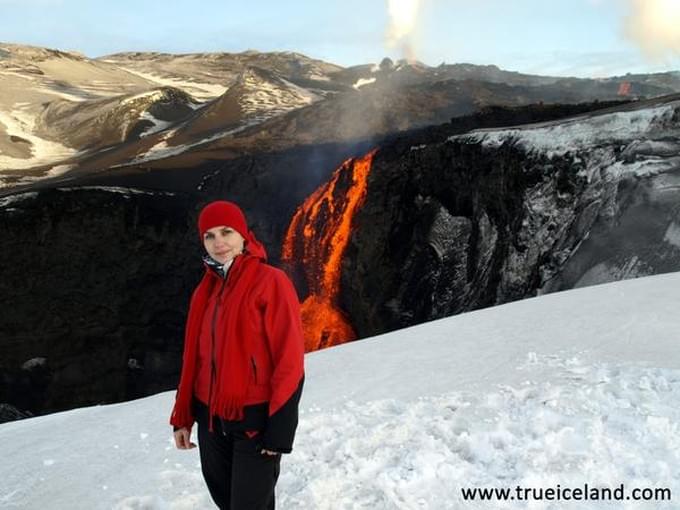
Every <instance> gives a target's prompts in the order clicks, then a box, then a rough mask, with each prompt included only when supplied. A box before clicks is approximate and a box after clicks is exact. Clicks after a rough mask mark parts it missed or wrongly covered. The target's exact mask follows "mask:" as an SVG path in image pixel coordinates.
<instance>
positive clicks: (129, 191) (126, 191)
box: [57, 186, 175, 196]
mask: <svg viewBox="0 0 680 510" xmlns="http://www.w3.org/2000/svg"><path fill="white" fill-rule="evenodd" d="M57 189H59V190H61V191H81V190H95V191H106V192H107V193H122V194H123V195H165V196H172V195H175V193H173V192H171V191H156V190H145V189H139V188H123V187H120V186H78V187H60V188H57Z"/></svg>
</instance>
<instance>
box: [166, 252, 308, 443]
mask: <svg viewBox="0 0 680 510" xmlns="http://www.w3.org/2000/svg"><path fill="white" fill-rule="evenodd" d="M230 342H231V343H230ZM213 359H214V360H215V366H214V369H213V367H212V363H211V360H213ZM303 383H304V340H303V335H302V322H301V318H300V304H299V300H298V297H297V293H296V292H295V288H294V286H293V284H292V283H291V281H290V279H289V278H288V277H287V276H286V274H285V273H284V272H283V271H281V270H280V269H277V268H275V267H272V266H270V265H268V264H266V263H265V262H264V261H263V260H262V259H261V258H259V257H257V256H255V255H251V254H250V253H244V254H242V255H239V256H237V257H236V258H235V259H234V262H233V263H232V265H231V266H230V268H229V270H228V272H227V275H226V278H224V279H223V278H222V277H220V276H219V275H218V274H217V273H216V272H215V271H214V270H212V269H209V268H206V272H205V274H204V276H203V279H202V280H201V283H200V284H199V286H198V287H197V288H196V290H195V291H194V294H193V295H192V299H191V304H190V306H189V317H188V320H187V328H186V334H185V348H184V360H183V366H182V375H181V378H180V385H179V389H178V393H177V400H176V402H175V407H174V409H173V413H172V416H171V419H170V423H171V424H172V425H174V426H175V427H185V426H186V427H188V426H190V425H192V424H193V422H194V415H193V408H192V400H193V398H198V400H200V401H202V402H203V403H204V404H206V405H208V407H209V409H210V414H212V415H215V416H217V417H219V418H221V419H222V424H223V427H234V426H238V427H240V428H243V429H247V430H260V431H262V432H263V434H262V436H261V446H262V447H263V448H267V449H270V450H275V451H280V452H284V453H288V452H290V451H291V450H292V443H293V438H294V436H295V429H296V427H297V421H298V403H299V400H300V395H301V392H302V386H303ZM210 422H211V424H212V420H211V421H210Z"/></svg>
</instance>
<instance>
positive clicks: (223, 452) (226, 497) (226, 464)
mask: <svg viewBox="0 0 680 510" xmlns="http://www.w3.org/2000/svg"><path fill="white" fill-rule="evenodd" d="M198 407H199V409H195V410H196V421H197V422H198V448H199V453H200V456H201V470H202V471H203V478H204V479H205V482H206V484H207V485H208V490H209V491H210V495H211V496H212V499H213V501H215V503H216V504H217V506H218V507H219V508H220V510H274V487H275V486H276V481H277V480H278V478H279V471H280V467H281V455H280V454H278V455H271V456H270V455H267V454H261V453H260V452H259V450H258V449H256V444H257V441H258V439H259V437H258V436H255V437H254V438H252V439H250V438H248V436H247V435H246V434H245V432H244V431H240V430H231V431H223V430H222V427H221V424H220V422H219V420H217V419H215V420H214V421H213V431H212V432H210V431H209V430H208V416H207V414H208V413H207V408H206V406H204V405H201V404H199V406H198Z"/></svg>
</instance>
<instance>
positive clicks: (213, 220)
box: [198, 200, 250, 240]
mask: <svg viewBox="0 0 680 510" xmlns="http://www.w3.org/2000/svg"><path fill="white" fill-rule="evenodd" d="M221 225H224V226H225V227H231V228H233V229H234V230H236V232H238V233H239V234H241V235H242V236H243V238H244V239H246V240H247V239H249V238H250V236H249V235H248V224H247V223H246V217H245V216H244V215H243V211H241V209H240V208H239V206H237V205H236V204H235V203H233V202H227V201H224V200H218V201H216V202H210V203H209V204H208V205H206V206H205V207H204V208H203V210H202V211H201V214H199V215H198V234H199V235H200V236H201V238H203V234H205V232H206V230H208V229H211V228H213V227H219V226H221Z"/></svg>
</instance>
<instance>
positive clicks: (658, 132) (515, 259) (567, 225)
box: [342, 100, 680, 336]
mask: <svg viewBox="0 0 680 510" xmlns="http://www.w3.org/2000/svg"><path fill="white" fill-rule="evenodd" d="M626 108H628V109H626ZM626 108H624V109H622V111H619V112H611V113H603V114H601V115H593V116H592V117H590V116H588V115H585V116H583V117H582V118H580V119H575V120H572V121H569V122H564V123H553V124H551V123H546V124H545V125H543V126H535V127H527V128H526V129H506V130H502V129H500V130H489V131H488V132H486V131H480V132H477V133H473V134H470V135H461V136H454V137H450V138H444V139H443V140H442V138H441V137H440V138H439V141H438V142H436V141H433V140H432V141H430V143H421V145H414V146H410V147H408V146H406V145H404V144H394V145H393V146H391V147H390V146H387V147H386V148H387V149H391V150H383V149H381V150H380V151H379V152H378V153H377V155H376V156H375V158H374V163H373V169H372V171H371V174H370V176H369V185H368V186H369V187H368V194H367V199H366V203H365V204H364V207H363V208H362V210H361V211H360V212H359V213H358V214H357V216H356V218H355V229H354V233H353V236H352V241H351V243H350V247H349V249H348V252H347V256H346V257H345V259H344V261H343V262H344V267H343V278H342V285H343V290H344V293H343V305H344V307H345V308H346V309H347V310H348V312H349V314H350V316H351V317H352V321H353V324H354V326H355V329H356V331H357V333H358V334H359V336H365V335H367V334H376V333H377V332H385V331H389V330H391V329H396V328H401V327H406V326H410V325H413V324H418V323H421V322H424V321H428V320H432V319H437V318H441V317H445V316H449V315H452V314H455V313H459V312H463V311H468V310H474V309H477V308H482V307H486V306H492V305H496V304H501V303H506V302H510V301H513V300H517V299H521V298H525V297H530V296H535V295H537V294H541V293H545V292H553V291H558V290H565V289H570V288H574V287H580V286H584V285H592V284H598V283H606V282H610V281H616V280H621V279H624V278H633V277H638V276H646V275H652V274H658V273H663V272H669V271H678V270H680V186H679V184H680V159H678V156H677V155H678V154H679V153H680V139H679V136H680V115H679V114H678V111H679V109H680V106H679V105H678V103H677V100H676V101H671V102H670V103H668V104H660V105H655V104H649V105H648V106H647V108H641V109H637V110H635V109H631V108H634V107H633V106H631V107H626ZM421 141H422V140H421Z"/></svg>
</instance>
